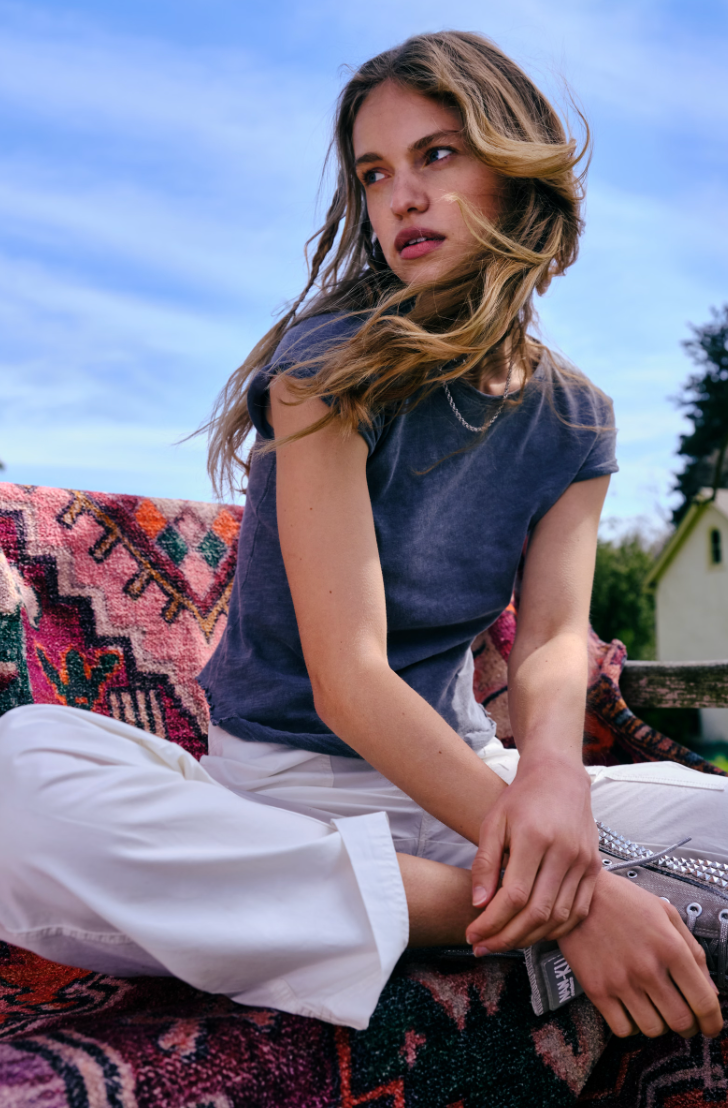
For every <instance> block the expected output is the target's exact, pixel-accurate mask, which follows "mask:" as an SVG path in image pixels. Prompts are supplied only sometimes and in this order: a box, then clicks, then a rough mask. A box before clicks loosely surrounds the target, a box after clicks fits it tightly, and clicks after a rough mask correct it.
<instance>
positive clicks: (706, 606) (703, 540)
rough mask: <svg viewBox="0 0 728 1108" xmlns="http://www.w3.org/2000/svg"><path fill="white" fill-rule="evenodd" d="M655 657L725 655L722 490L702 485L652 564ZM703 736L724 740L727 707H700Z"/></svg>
mask: <svg viewBox="0 0 728 1108" xmlns="http://www.w3.org/2000/svg"><path fill="white" fill-rule="evenodd" d="M647 584H648V585H651V586H653V587H654V588H655V589H656V618H657V658H658V660H659V661H661V662H684V661H697V662H706V661H719V660H723V659H728V489H718V491H717V493H716V495H715V498H713V492H712V490H711V489H703V491H702V492H701V494H700V495H699V496H698V497H696V499H695V501H694V502H693V504H692V505H691V506H690V508H689V509H688V511H687V512H686V514H685V516H684V517H683V520H682V522H681V523H680V526H679V527H678V528H677V529H676V530H675V533H674V534H673V535H672V537H671V538H670V540H669V542H668V543H667V545H666V546H665V549H664V550H663V551H662V553H661V554H660V556H659V558H658V559H657V561H656V562H655V565H654V566H653V567H652V570H651V571H650V573H649V575H648V577H647ZM701 717H702V730H703V737H704V738H705V739H707V740H719V739H721V740H724V741H726V742H728V708H703V709H702V710H701Z"/></svg>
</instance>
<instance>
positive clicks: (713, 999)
mask: <svg viewBox="0 0 728 1108" xmlns="http://www.w3.org/2000/svg"><path fill="white" fill-rule="evenodd" d="M666 907H667V915H668V918H669V919H670V922H671V923H672V924H673V926H674V927H675V930H676V931H677V932H678V933H679V936H680V937H681V938H682V939H684V942H683V943H681V944H680V946H679V947H678V949H677V950H676V952H675V955H674V956H673V957H672V958H671V959H670V961H669V963H668V969H669V972H670V977H671V979H672V981H671V983H672V982H674V986H673V992H676V989H675V986H676V987H677V989H679V991H680V994H681V1000H683V998H684V1001H683V1002H684V1003H686V1004H687V1006H688V1007H689V1008H690V1010H691V1011H692V1013H694V1016H695V1019H696V1020H697V1024H698V1027H699V1028H700V1030H701V1031H702V1033H703V1034H704V1035H707V1036H708V1037H710V1038H713V1037H715V1036H716V1035H719V1034H720V1032H721V1031H722V1029H723V1015H722V1013H721V1010H720V1002H719V1000H718V995H717V989H716V987H715V985H714V984H713V982H712V981H711V979H710V974H709V972H708V965H707V961H706V957H705V951H704V950H703V948H702V946H701V945H700V943H699V942H698V941H697V940H696V939H695V937H694V936H693V935H691V934H690V932H689V931H688V929H687V927H686V926H685V924H684V923H683V921H682V919H681V918H680V914H679V912H678V911H677V909H676V908H674V907H673V906H672V905H669V906H666ZM676 1010H677V1006H676ZM666 1015H667V1013H666ZM668 1018H669V1016H668ZM670 1026H671V1027H672V1028H673V1030H674V1031H678V1032H679V1033H680V1034H683V1032H682V1031H681V1030H680V1027H678V1026H675V1024H674V1023H672V1022H671V1023H670Z"/></svg>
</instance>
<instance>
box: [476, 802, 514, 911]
mask: <svg viewBox="0 0 728 1108" xmlns="http://www.w3.org/2000/svg"><path fill="white" fill-rule="evenodd" d="M505 836H506V821H505V819H504V818H503V817H502V816H501V815H500V814H498V815H497V816H496V818H495V819H492V820H489V819H485V820H483V823H482V825H481V828H480V843H479V846H478V851H477V853H476V855H475V858H474V859H473V865H472V868H471V873H472V880H473V907H475V908H482V907H484V906H485V905H486V904H487V903H488V902H489V901H490V900H491V898H492V897H493V894H494V893H495V890H496V889H497V888H498V882H499V881H500V875H501V869H502V868H503V852H504V850H505Z"/></svg>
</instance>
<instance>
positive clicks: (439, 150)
mask: <svg viewBox="0 0 728 1108" xmlns="http://www.w3.org/2000/svg"><path fill="white" fill-rule="evenodd" d="M454 153H455V151H454V150H453V148H452V146H433V148H432V150H428V151H427V154H426V155H425V162H426V163H427V164H428V165H431V164H432V162H442V161H444V160H445V158H447V157H448V156H449V155H450V154H454Z"/></svg>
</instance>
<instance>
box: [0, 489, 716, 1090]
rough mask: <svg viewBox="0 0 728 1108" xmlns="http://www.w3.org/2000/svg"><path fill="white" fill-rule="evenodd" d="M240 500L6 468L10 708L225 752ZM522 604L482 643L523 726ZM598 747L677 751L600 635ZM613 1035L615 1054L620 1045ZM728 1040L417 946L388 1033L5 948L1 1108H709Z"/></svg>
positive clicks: (479, 683)
mask: <svg viewBox="0 0 728 1108" xmlns="http://www.w3.org/2000/svg"><path fill="white" fill-rule="evenodd" d="M241 515H242V512H241V509H240V508H234V507H230V508H223V507H220V506H219V505H213V504H195V503H190V502H186V501H169V500H151V499H149V498H142V497H133V496H108V495H104V494H98V493H83V492H74V491H69V490H63V489H42V488H31V487H23V486H16V485H7V484H6V485H0V712H2V711H7V710H9V709H10V708H11V707H14V706H15V705H17V704H24V703H30V702H32V701H35V702H41V703H62V704H72V705H75V706H77V707H85V708H88V709H89V710H93V711H96V712H101V713H104V714H107V715H113V716H115V717H116V718H118V719H123V720H125V721H126V722H129V723H133V724H135V725H136V726H139V727H143V728H145V729H147V730H149V731H152V732H154V733H156V734H158V735H161V736H163V737H165V738H168V739H171V740H173V741H175V742H178V743H180V744H181V745H182V746H184V747H185V748H186V749H188V750H190V751H191V752H192V753H193V754H195V755H196V756H200V755H201V754H202V753H203V752H204V750H205V734H206V729H207V712H206V707H205V703H204V698H203V696H202V694H201V692H200V689H199V686H198V685H197V683H196V681H195V674H196V673H197V672H199V670H200V669H201V667H202V665H203V664H204V662H205V661H206V659H207V657H208V656H209V654H210V652H211V650H212V649H213V648H214V646H215V644H216V642H217V641H218V638H219V635H220V633H221V631H222V628H223V625H224V620H225V616H226V610H227V598H228V596H229V591H230V585H231V582H232V575H233V572H234V568H235V556H236V537H237V533H238V530H239V526H240V519H241ZM515 619H516V613H515V608H513V607H512V608H510V609H509V610H508V611H506V612H505V613H504V614H503V616H502V617H501V618H500V620H499V621H498V623H497V624H496V625H495V626H494V627H493V628H491V629H490V631H489V632H487V633H486V634H485V635H483V636H480V638H479V639H478V640H477V642H476V643H475V644H474V652H475V656H476V657H475V660H476V677H475V689H476V695H477V697H478V699H479V700H482V701H483V702H484V703H486V704H487V706H488V708H489V710H490V711H491V712H492V714H493V715H494V716H495V718H496V720H497V723H498V729H499V734H501V735H502V736H503V737H504V739H505V741H506V742H508V741H509V736H510V734H511V730H510V722H509V719H508V704H507V691H506V680H505V660H506V658H507V656H508V652H509V650H510V647H511V644H512V642H513V635H514V632H515ZM591 648H592V651H591V652H592V672H591V678H590V689H589V704H588V711H587V716H586V722H585V746H584V750H585V760H587V761H588V762H590V763H597V762H608V763H614V762H624V761H636V760H637V761H643V760H651V759H655V758H672V759H674V760H676V761H680V762H683V763H684V764H687V765H693V766H695V768H698V769H702V770H703V771H704V772H720V771H719V770H718V769H717V768H716V767H715V766H712V765H710V764H709V763H705V762H703V760H702V759H700V758H698V757H697V756H696V755H694V754H692V753H691V752H690V751H687V750H685V748H683V747H680V746H678V744H676V743H674V742H672V741H671V740H670V739H668V738H666V737H665V736H662V735H659V734H658V733H657V732H655V731H652V730H651V729H650V728H649V727H647V725H646V724H644V723H642V722H641V721H640V720H638V719H636V717H635V716H634V715H633V714H632V713H631V712H630V710H629V708H628V707H627V706H626V705H625V703H624V701H623V700H622V698H621V695H620V693H619V684H618V682H619V674H620V671H621V667H622V664H623V662H624V647H623V646H622V645H621V644H620V643H612V644H610V645H607V644H605V643H601V642H599V640H597V639H596V637H593V638H592V643H591ZM605 1045H606V1049H605ZM727 1055H728V1036H724V1037H723V1038H722V1039H719V1040H716V1041H714V1042H711V1043H709V1042H707V1041H706V1040H704V1039H702V1038H699V1039H694V1040H692V1041H691V1042H689V1043H685V1042H683V1040H681V1039H679V1038H678V1037H677V1036H672V1035H671V1036H665V1037H664V1038H662V1039H659V1040H656V1041H655V1042H651V1043H648V1042H647V1041H646V1040H644V1039H642V1038H641V1037H639V1038H635V1039H630V1040H627V1041H625V1042H622V1041H618V1040H614V1039H612V1040H611V1041H610V1042H608V1043H607V1036H606V1033H605V1025H604V1022H603V1020H602V1019H601V1017H600V1016H599V1015H598V1014H597V1013H596V1011H595V1010H594V1008H593V1007H592V1006H591V1004H590V1003H589V1002H588V1001H587V1000H586V999H585V998H579V999H578V1000H576V1001H575V1002H573V1003H572V1004H570V1005H569V1006H568V1007H566V1008H564V1009H562V1010H561V1011H560V1012H558V1013H552V1014H549V1015H548V1016H544V1017H542V1018H537V1017H535V1016H534V1015H533V1013H532V1011H531V1008H530V1004H529V1000H528V985H527V979H526V974H525V971H524V968H523V966H522V964H521V963H520V962H519V961H517V960H515V959H508V958H499V959H493V960H490V961H488V962H486V963H482V962H481V963H478V964H477V965H473V964H472V963H471V962H463V963H462V964H453V963H447V964H445V963H438V962H433V961H429V962H419V961H417V960H414V959H412V958H409V959H408V960H407V961H403V962H401V963H400V965H399V966H398V968H397V970H396V971H395V973H394V974H393V976H392V978H391V979H390V981H389V983H388V985H387V987H386V989H385V990H384V993H383V994H382V997H381V1000H380V1003H379V1005H378V1007H377V1009H376V1011H375V1013H374V1016H373V1018H372V1021H371V1024H370V1026H369V1028H368V1029H367V1030H366V1031H350V1030H348V1029H344V1028H334V1027H331V1026H330V1025H328V1024H324V1023H320V1022H318V1021H315V1020H309V1019H303V1018H300V1017H295V1016H290V1015H287V1014H284V1013H281V1012H275V1011H269V1010H266V1009H260V1008H245V1007H242V1006H240V1005H236V1004H234V1003H233V1002H232V1001H230V1000H228V999H227V998H224V997H219V996H211V995H209V994H205V993H200V992H198V991H196V990H194V989H192V988H190V987H189V986H187V985H185V984H184V983H182V982H180V981H176V980H174V979H168V978H136V979H132V980H122V979H118V978H110V977H105V976H102V975H99V974H93V973H88V972H86V971H83V970H79V969H74V968H70V967H67V966H60V965H56V964H55V963H51V962H47V961H44V960H43V959H41V958H38V957H36V956H35V955H31V954H29V953H27V952H25V951H21V950H19V949H17V948H15V947H10V946H7V945H5V944H0V1106H1V1108H258V1106H261V1108H263V1106H265V1108H355V1106H357V1105H364V1104H367V1105H368V1104H372V1105H377V1106H380V1108H520V1106H522V1105H524V1106H525V1105H527V1106H529V1108H530V1106H531V1105H533V1106H544V1108H551V1106H553V1108H557V1106H562V1105H563V1106H567V1105H574V1104H576V1103H577V1102H578V1103H595V1104H599V1105H601V1106H603V1108H627V1106H629V1108H648V1106H649V1108H662V1106H664V1108H668V1106H669V1108H702V1106H703V1105H708V1104H711V1105H714V1104H725V1103H728V1088H727V1086H726V1056H727Z"/></svg>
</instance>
